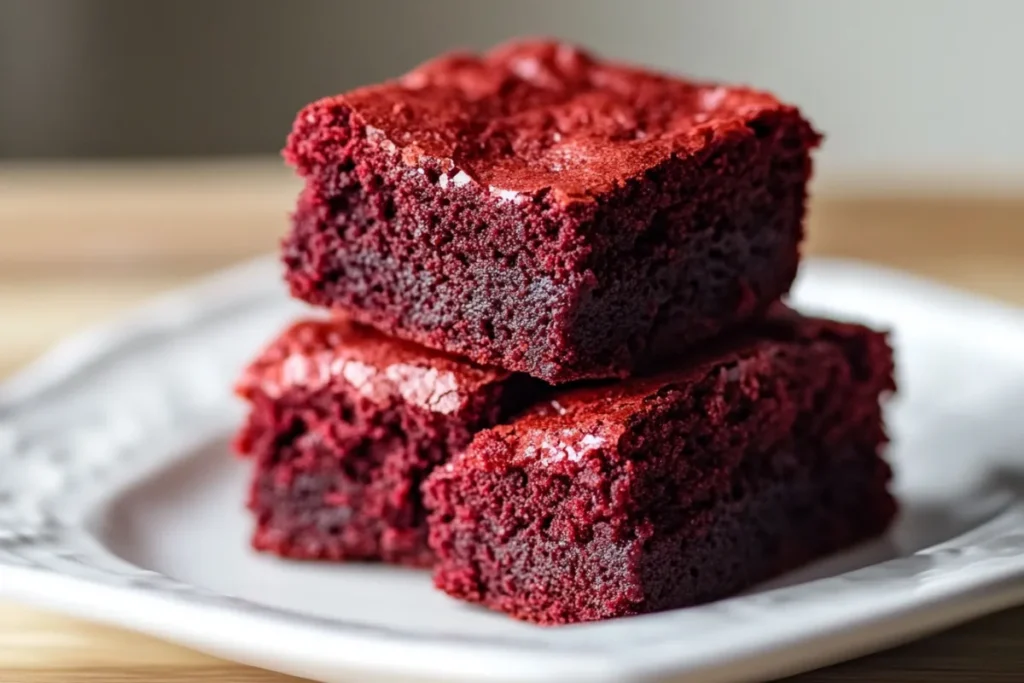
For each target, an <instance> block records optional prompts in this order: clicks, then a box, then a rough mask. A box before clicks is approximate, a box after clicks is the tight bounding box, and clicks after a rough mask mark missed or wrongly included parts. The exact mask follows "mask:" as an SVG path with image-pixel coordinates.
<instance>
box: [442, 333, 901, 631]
mask: <svg viewBox="0 0 1024 683" xmlns="http://www.w3.org/2000/svg"><path fill="white" fill-rule="evenodd" d="M893 388H894V385H893V379H892V356H891V351H890V349H889V347H888V345H887V343H886V340H885V337H884V335H882V334H880V333H877V332H874V331H872V330H869V329H867V328H864V327H860V326H858V325H852V324H844V323H837V322H831V321H826V320H817V319H807V318H798V317H795V316H790V315H788V314H784V315H781V316H776V317H773V318H772V319H771V320H769V321H765V322H764V323H759V324H758V325H757V329H756V331H754V332H753V333H751V335H750V336H748V337H747V338H745V339H742V340H733V341H732V342H730V345H729V346H728V347H727V348H721V347H719V350H718V351H717V352H716V353H707V354H705V355H704V356H703V357H701V358H700V359H695V360H691V361H689V362H687V363H685V364H683V365H680V366H678V367H676V368H675V369H672V370H668V371H666V372H663V373H661V374H657V375H654V376H648V377H638V378H634V379H631V380H626V381H624V382H621V383H619V384H613V385H604V386H598V387H593V386H588V387H578V388H574V389H567V390H564V391H563V392H560V393H558V394H555V395H554V398H553V399H552V400H550V402H544V403H543V405H537V406H534V407H533V408H531V409H530V410H528V411H526V412H525V413H524V414H523V415H522V416H520V417H518V418H516V419H515V420H513V421H512V422H510V423H509V424H507V425H504V426H499V427H495V428H494V429H490V430H487V431H484V432H481V433H480V434H478V435H477V436H476V438H475V439H474V440H473V442H472V444H471V445H470V447H469V448H468V449H467V450H466V451H464V452H463V453H461V454H460V455H457V456H456V457H455V458H454V459H453V460H452V461H450V462H449V463H448V464H446V465H444V466H443V467H439V468H438V469H436V470H435V471H434V474H433V475H431V477H430V478H429V479H428V480H427V482H426V484H425V485H424V491H425V495H426V498H427V505H428V507H429V508H430V509H431V517H430V544H431V547H432V548H433V549H434V551H435V552H436V554H437V556H438V561H437V564H435V570H434V571H435V574H434V580H435V584H436V585H437V586H438V587H439V588H441V589H442V590H444V591H446V592H448V593H449V594H451V595H453V596H455V597H457V598H461V599H463V600H468V601H470V602H476V603H481V604H483V605H486V606H488V607H491V608H493V609H497V610H501V611H504V612H507V613H508V614H510V615H512V616H514V617H517V618H520V619H525V620H528V621H533V622H537V623H540V624H564V623H569V622H578V621H589V620H595V619H605V618H610V617H620V616H626V615H635V614H641V613H646V612H653V611H658V610H664V609H670V608H675V607H683V606H687V605H693V604H696V603H702V602H706V601H710V600H715V599H718V598H721V597H724V596H728V595H730V594H733V593H736V592H738V591H741V590H743V589H745V588H747V587H749V586H751V585H753V584H755V583H757V582H760V581H763V580H766V579H768V578H770V577H773V576H775V575H777V574H779V573H781V572H784V571H786V570H789V569H792V568H795V567H797V566H798V565H801V564H803V563H806V562H808V561H809V560H812V559H814V558H817V557H820V556H823V555H825V554H828V553H831V552H833V551H836V550H839V549H841V548H844V547H846V546H849V545H851V544H854V543H856V542H858V541H861V540H864V539H867V538H869V537H872V536H875V535H877V534H880V533H881V532H882V531H883V530H884V529H885V528H886V527H887V526H888V524H889V523H890V521H891V520H892V518H893V516H894V514H895V512H896V505H895V503H894V500H893V498H892V497H891V496H890V494H889V493H888V491H887V483H888V481H889V479H890V470H889V467H888V466H887V465H886V463H885V462H884V460H882V458H881V457H880V456H879V452H880V449H881V447H882V446H883V444H884V443H885V442H886V435H885V431H884V426H883V422H882V412H881V407H880V398H881V397H882V396H883V395H884V394H887V393H888V392H889V391H891V390H892V389H893Z"/></svg>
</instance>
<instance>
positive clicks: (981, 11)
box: [0, 0, 1024, 680]
mask: <svg viewBox="0 0 1024 683" xmlns="http://www.w3.org/2000/svg"><path fill="white" fill-rule="evenodd" d="M1022 27H1024V1H1022V0H857V1H856V2H854V1H852V0H851V1H848V2H843V1H841V0H832V1H828V0H715V1H713V2H712V1H710V0H704V1H698V0H675V1H671V0H630V1H625V0H514V1H505V2H497V1H487V0H430V1H424V0H404V1H403V0H370V1H365V0H364V1H359V2H355V1H352V2H346V1H342V0H334V1H329V0H296V1H293V2H281V1H273V0H173V1H171V0H167V1H162V2H161V1H145V0H0V377H3V376H4V375H5V374H7V373H9V372H11V371H13V370H15V369H16V368H18V367H20V366H22V365H23V364H24V363H26V362H27V361H29V360H30V359H31V358H33V357H35V356H36V355H38V354H39V353H40V352H41V351H42V350H43V349H44V348H45V347H47V346H48V345H50V344H52V343H53V342H54V341H55V340H57V339H59V338H60V337H62V336H64V335H66V334H68V333H70V332H72V331H74V330H77V329H79V328H81V327H83V326H85V325H88V324H91V323H93V322H95V321H98V320H101V319H103V318H108V317H111V316H113V315H115V314H116V313H118V312H120V311H121V310H123V309H125V308H127V307H130V306H134V305H139V304H140V303H141V302H143V301H144V300H145V299H146V298H148V297H150V296H152V295H154V294H156V293H158V292H163V291H166V290H168V289H172V288H174V287H177V286H179V285H181V284H182V283H184V282H187V281H189V280H191V279H194V278H196V277H198V276H200V275H202V274H205V273H207V272H210V271H212V270H215V269H217V268H220V267H223V266H225V265H228V264H230V263H233V262H236V261H239V260H241V259H245V258H249V257H251V256H254V255H257V254H261V253H266V252H270V251H272V250H273V249H274V248H275V246H276V243H277V240H278V239H279V237H280V235H281V234H282V233H283V232H284V231H285V230H286V228H287V213H288V210H289V207H290V205H291V204H292V203H293V202H294V199H295V195H296V192H297V189H298V188H297V183H296V181H295V180H294V179H293V178H292V176H291V174H290V172H289V171H288V170H287V169H286V168H284V166H283V164H282V163H281V161H280V159H279V157H278V156H277V155H278V150H279V148H280V147H281V145H282V144H283V141H284V137H285V135H286V133H287V131H288V129H289V126H290V124H291V120H292V117H293V116H294V114H295V112H296V111H297V110H298V109H299V108H300V107H301V106H302V105H303V104H305V103H306V102H308V101H310V100H313V99H315V98H318V97H320V96H324V95H329V94H334V93H337V92H340V91H343V90H345V89H348V88H351V87H354V86H357V85H360V84H366V83H372V82H375V81H379V80H381V79H385V78H388V77H392V76H396V75H398V74H400V73H402V72H403V71H405V70H407V69H408V68H410V67H411V66H413V65H414V64H416V63H417V62H419V61H421V60H423V59H425V58H428V57H430V56H433V55H434V54H436V53H438V52H441V51H443V50H447V49H451V48H455V47H468V48H485V47H487V46H490V45H492V44H494V43H497V42H500V41H503V40H505V39H507V38H509V37H511V36H515V35H524V34H525V35H550V36H557V37H563V38H567V39H571V40H574V41H577V42H580V43H583V44H585V45H587V46H590V47H591V48H593V49H594V50H595V51H597V52H599V53H602V54H604V55H606V56H609V57H615V58H620V59H624V60H628V61H632V62H638V63H642V64H648V65H651V66H654V67H658V68H660V69H664V70H669V71H673V72H680V73H686V74H691V75H694V76H697V77H700V78H705V79H721V80H725V81H732V82H745V83H750V84H752V85H755V86H758V87H762V88H767V89H771V90H774V91H776V92H777V93H778V94H779V95H780V96H781V97H783V98H784V99H787V100H790V101H792V102H794V103H796V104H798V105H800V106H801V107H802V108H803V110H804V111H805V113H806V114H807V115H808V116H809V117H810V118H811V119H812V120H813V121H814V122H815V124H816V125H817V127H818V128H820V129H821V130H822V131H824V132H825V134H826V136H827V139H826V143H825V145H824V147H823V149H822V150H821V152H820V155H819V157H818V173H817V176H816V178H815V180H814V187H813V199H812V203H811V207H810V215H809V219H808V232H809V240H808V246H807V251H808V252H809V253H810V254H812V255H815V256H817V255H827V256H841V257H852V258H859V259H866V260H869V261H874V262H878V263H883V264H887V265H890V266H893V267H897V268H902V269H906V270H910V271H913V272H916V273H919V274H922V275H926V276H929V277H933V278H937V279H940V280H943V281H945V282H948V283H951V284H954V285H957V286H961V287H966V288H969V289H973V290H975V291H978V292H982V293H985V294H988V295H991V296H995V297H998V298H1001V299H1003V300H1006V301H1010V302H1015V303H1018V304H1024V125H1022V123H1024V87H1021V69H1022V67H1024V40H1021V37H1020V34H1021V29H1022ZM996 619H1002V622H999V623H1002V624H1003V625H1002V626H999V625H998V624H996V625H993V624H995V623H996V622H994V621H992V620H988V621H986V622H982V623H981V624H979V625H977V626H976V627H968V628H967V629H966V630H964V631H962V633H963V634H964V635H963V636H962V637H961V636H951V638H952V639H947V640H945V641H943V642H942V644H935V645H928V644H927V643H923V644H921V646H920V648H919V651H921V652H925V653H930V655H929V656H930V657H931V658H932V659H929V658H927V657H924V658H922V659H921V661H922V662H924V664H923V665H922V666H923V668H922V670H927V671H932V669H931V668H929V667H931V664H930V662H934V661H935V660H934V657H935V656H936V653H938V652H949V653H953V654H952V655H951V656H956V657H959V658H960V659H958V660H957V661H958V662H960V669H958V670H959V671H961V672H962V673H963V675H964V678H962V679H957V680H983V679H982V678H980V677H975V676H974V675H973V674H974V673H977V672H979V671H982V670H984V669H985V667H986V666H989V667H992V666H1001V664H1000V661H1003V662H1005V661H1006V660H1000V659H999V658H998V657H994V656H990V655H991V650H989V649H987V648H988V647H989V646H990V645H991V644H993V643H997V644H998V643H1004V644H1009V645H1008V647H1009V649H1010V650H1012V649H1014V648H1019V643H1020V635H1021V633H1020V630H1019V625H1020V624H1021V623H1024V617H1022V613H1021V612H1020V611H1019V610H1018V611H1017V612H1016V613H1011V614H1010V616H1009V617H1008V618H1007V617H1005V616H1004V617H997V618H996ZM1013 624H1016V625H1017V626H1016V627H1015V626H1013ZM8 636H9V637H10V638H15V640H14V641H9V640H5V639H7V638H8ZM4 642H16V643H22V644H23V645H15V646H11V647H10V648H9V649H8V650H6V651H5V650H3V649H2V648H0V667H2V665H3V661H4V660H3V657H4V656H5V655H4V652H6V653H7V654H6V656H7V657H8V658H9V657H10V656H15V658H16V659H17V658H18V657H21V658H22V659H19V660H18V661H32V662H46V661H52V659H53V658H54V657H57V656H59V655H61V654H63V656H64V657H65V658H66V659H67V661H68V662H72V663H73V662H79V661H87V662H88V663H89V665H90V666H93V667H95V666H99V665H101V664H103V665H109V666H111V667H117V666H119V665H121V664H123V662H124V661H126V660H125V658H126V657H128V658H131V657H134V658H135V659H134V660H132V661H135V662H136V663H140V662H142V661H143V660H145V661H146V662H151V661H155V660H159V661H161V662H163V661H166V662H171V661H173V662H180V661H182V657H184V656H185V655H183V654H181V653H180V652H179V651H177V650H172V649H169V646H168V649H160V646H158V645H157V644H155V643H152V642H150V641H145V642H146V643H147V644H146V645H143V644H141V643H142V641H141V640H140V641H125V640H124V636H123V635H122V634H118V633H116V632H113V631H102V630H99V629H97V628H96V627H92V626H84V625H75V624H73V623H72V622H70V621H69V620H65V619H59V618H46V617H42V616H39V615H37V614H36V613H31V614H30V613H28V612H27V611H25V610H20V611H19V608H13V607H10V606H6V605H3V604H0V645H2V644H3V643H4ZM125 642H131V643H134V644H133V645H132V646H131V647H125V646H124V645H123V643H125ZM25 643H37V644H38V643H48V644H49V645H47V646H46V647H47V648H49V649H39V647H37V646H35V645H32V646H29V645H24V644H25ZM54 643H56V644H54ZM69 643H70V644H71V645H68V644H69ZM72 646H73V647H72ZM75 648H77V649H75ZM958 648H959V649H958ZM1004 651H1006V648H1004ZM133 653H134V654H133ZM195 657H198V655H195ZM881 657H882V659H879V658H874V659H873V660H869V661H881V662H883V664H879V665H877V667H876V668H875V669H874V671H875V672H876V674H877V675H874V676H866V677H867V678H874V679H876V680H880V679H881V678H885V676H884V675H882V674H884V672H885V671H887V670H888V669H886V666H890V667H892V666H895V667H896V668H899V667H900V666H901V664H900V663H899V662H901V661H903V660H900V659H899V657H900V655H895V657H896V659H895V660H893V659H889V660H885V659H884V657H885V656H881ZM913 657H914V656H911V658H913ZM186 659H187V657H186ZM887 661H888V662H890V664H888V665H886V664H884V662H887ZM894 661H895V662H896V664H892V662H894ZM908 661H909V660H908ZM1016 661H1018V662H1019V659H1018V660H1016ZM903 666H905V665H903ZM111 670H112V669H111ZM863 670H864V671H867V670H870V669H863ZM1000 671H1002V669H1000ZM855 672H856V670H855ZM878 672H882V674H878ZM1017 674H1020V669H1019V668H1017V669H1013V670H1012V672H1011V669H1007V670H1006V672H1005V675H1008V676H1010V678H1000V679H999V680H1020V678H1019V676H1018V675H1017ZM101 678H103V676H101ZM854 678H858V677H857V676H856V675H854ZM104 679H105V680H106V678H104ZM111 679H113V676H111ZM858 679H859V678H858ZM33 680H35V679H33ZM40 680H42V679H40ZM46 680H57V679H46ZM60 680H64V678H60ZM90 680H99V679H90ZM118 680H121V679H120V678H118ZM133 680H135V679H133ZM139 680H143V679H141V678H140V679H139ZM146 680H150V679H146ZM154 680H155V679H154ZM161 680H164V679H161ZM239 680H241V679H239ZM246 680H248V679H246ZM828 680H832V679H828ZM835 680H838V678H837V679H835ZM844 680H846V679H844ZM850 680H852V679H850ZM887 680H888V679H887ZM892 680H895V679H892ZM901 680H903V679H901ZM915 680H933V679H932V678H931V677H930V674H929V676H928V677H927V678H922V679H915ZM943 680H947V679H943ZM948 680H952V679H948ZM984 680H996V679H995V678H986V679H984Z"/></svg>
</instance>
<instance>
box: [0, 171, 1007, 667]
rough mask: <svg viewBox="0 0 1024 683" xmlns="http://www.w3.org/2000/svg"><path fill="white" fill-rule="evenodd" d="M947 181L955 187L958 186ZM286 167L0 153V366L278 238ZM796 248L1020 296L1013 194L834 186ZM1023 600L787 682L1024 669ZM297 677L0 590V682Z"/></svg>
mask: <svg viewBox="0 0 1024 683" xmlns="http://www.w3.org/2000/svg"><path fill="white" fill-rule="evenodd" d="M954 189H955V188H954ZM295 192H296V184H295V181H294V180H292V179H291V178H290V177H289V176H288V175H287V173H286V172H284V171H283V170H282V169H281V168H280V167H279V165H278V164H277V163H276V162H275V161H270V160H256V161H239V162H232V163H218V164H204V165H195V164H193V165H173V166H142V167H140V166H124V165H118V164H112V165H108V166H102V165H90V166H78V167H74V166H60V167H54V166H24V165H22V166H8V167H3V166H0V375H3V374H6V373H8V372H11V371H13V370H15V369H16V368H17V367H19V366H21V365H23V364H24V363H26V362H28V361H29V360H31V358H32V357H34V356H35V355H37V354H38V353H39V352H40V351H41V350H42V349H44V348H45V347H46V346H47V345H49V344H51V343H53V342H54V341H55V340H57V339H59V338H60V337H62V336H64V335H66V334H68V333H70V332H72V331H74V330H76V329H78V328H81V327H82V326H84V325H87V324H90V323H93V322H95V321H99V320H101V319H104V318H108V317H110V316H111V315H114V314H116V313H117V312H118V311H120V310H122V309H124V308H126V307H129V306H132V305H135V304H137V303H140V302H142V301H144V300H145V299H146V298H148V297H150V296H151V295H153V294H155V293H158V292H161V291H164V290H167V289H171V288H173V287H175V286H177V285H179V284H181V283H183V282H186V281H188V280H191V279H193V278H195V277H198V276H199V275H201V274H203V273H205V272H208V271H210V270H213V269H216V268H218V267H221V266H223V265H226V264H228V263H230V262H233V261H237V260H239V259H242V258H245V257H248V256H251V255H255V254H257V253H261V252H266V251H269V250H271V249H273V248H274V245H275V243H276V242H275V241H276V239H277V237H278V236H279V235H280V234H281V232H282V230H283V228H284V224H285V221H284V215H285V213H286V212H287V210H288V206H289V204H290V203H291V202H292V201H293V199H294V195H295ZM810 235H811V236H810V240H809V246H808V251H809V252H810V253H814V254H831V255H840V256H847V257H854V258H862V259H867V260H871V261H877V262H881V263H885V264H888V265H891V266H896V267H899V268H904V269H907V270H910V271H913V272H917V273H920V274H923V275H927V276H931V277H934V278H938V279H941V280H944V281H947V282H949V283H952V284H955V285H959V286H962V287H966V288H970V289H973V290H976V291H979V292H983V293H986V294H989V295H991V296H995V297H998V298H1001V299H1004V300H1007V301H1011V302H1015V303H1018V304H1021V305H1024V195H1021V196H1017V197H1014V196H1012V195H1006V194H1004V195H1002V196H990V197H979V196H968V195H957V193H956V192H955V191H954V192H930V193H926V194H919V195H918V196H907V195H896V194H890V195H878V194H874V195H871V196H866V195H856V194H849V193H845V194H844V193H836V192H834V191H833V192H831V193H829V194H825V195H824V196H822V197H821V198H819V199H817V200H816V201H815V203H814V204H813V207H812V212H811V218H810ZM1022 644H1024V608H1022V609H1016V610H1009V611H1006V612H1003V613H1001V614H997V615H993V616H991V617H988V618H984V619H981V620H979V621H977V622H975V623H972V624H968V625H965V626H962V627H959V628H957V629H954V630H952V631H948V632H946V633H943V634H940V635H937V636H933V637H932V638H930V639H926V640H922V641H919V642H917V643H913V644H910V645H905V646H903V647H899V648H897V649H894V650H892V651H889V652H884V653H881V654H875V655H871V656H868V657H865V658H863V659H860V660H856V661H853V662H849V663H846V664H842V665H839V666H835V667H832V668H829V669H825V670H822V671H818V672H813V673H809V674H804V675H803V676H799V677H797V678H795V679H793V681H794V682H796V681H799V682H800V683H811V682H812V681H862V680H870V681H893V682H899V683H916V682H921V683H944V682H952V681H957V682H963V683H967V682H973V681H979V682H982V683H987V682H995V681H1001V682H1002V681H1005V682H1007V683H1009V682H1011V681H1012V682H1014V683H1016V682H1019V681H1024V648H1022V647H1021V645H1022ZM290 680H291V681H294V680H296V679H292V678H289V677H286V676H280V675H277V674H272V673H268V672H263V671H259V670H256V669H251V668H248V667H244V666H241V665H236V664H232V663H229V662H224V661H221V660H217V659H214V658H212V657H208V656H205V655H201V654H198V653H196V652H193V651H190V650H186V649H183V648H180V647H177V646H174V645H170V644H166V643H162V642H160V641H157V640H154V639H151V638H147V637H144V636H140V635H136V634H132V633H128V632H124V631H120V630H116V629H111V628H104V627H99V626H95V625H91V624H88V623H85V622H81V621H77V620H73V619H68V618H66V617H62V616H57V615H51V614H47V613H44V612H40V611H38V610H34V609H29V608H25V607H21V606H16V605H13V604H7V603H0V683H42V682H44V681H45V682H47V683H49V682H53V683H57V682H58V681H59V682H60V683H78V682H82V681H96V682H98V681H120V682H128V681H133V682H135V681H137V682H140V683H141V682H143V681H145V682H146V683H163V682H170V681H207V682H217V683H228V682H239V683H241V682H242V681H254V682H263V681H290Z"/></svg>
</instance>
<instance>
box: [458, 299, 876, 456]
mask: <svg viewBox="0 0 1024 683" xmlns="http://www.w3.org/2000/svg"><path fill="white" fill-rule="evenodd" d="M819 342H825V343H828V344H832V345H835V346H837V347H840V348H843V349H847V350H845V351H842V353H844V354H845V355H847V358H848V360H849V362H851V363H854V364H855V365H863V366H864V367H859V368H858V367H855V368H854V371H855V372H858V373H860V377H858V378H857V381H859V382H862V383H864V384H865V385H866V386H869V387H871V388H872V392H874V393H875V394H877V392H881V391H888V390H893V389H895V385H894V384H893V380H892V356H891V351H890V349H889V346H888V343H887V341H886V335H885V334H884V333H882V332H877V331H875V330H871V329H869V328H867V327H864V326H862V325H858V324H854V323H845V322H840V321H835V320H828V319H824V318H813V317H804V316H802V315H800V314H799V313H796V312H795V311H793V310H791V309H789V308H787V307H785V306H784V305H781V304H779V305H776V306H775V307H774V308H773V310H772V311H771V312H770V313H769V315H768V316H767V317H766V318H765V319H763V320H762V321H760V322H759V323H758V324H757V325H754V326H752V327H749V328H747V331H746V333H743V334H738V335H733V336H731V337H728V338H726V339H725V340H721V341H719V342H717V343H715V344H712V345H709V346H707V347H705V348H704V349H702V350H699V351H697V352H695V353H693V354H690V355H689V356H687V359H686V360H685V361H683V362H681V363H679V364H677V365H676V366H675V367H672V368H666V369H665V370H664V371H662V372H659V373H657V374H653V375H647V376H637V377H633V378H631V379H627V380H623V381H620V382H616V383H614V384H607V383H601V384H589V385H581V386H577V387H575V388H567V389H564V390H562V391H561V392H559V393H556V394H554V395H553V396H552V397H551V398H550V399H549V400H546V401H541V402H539V403H537V404H534V405H533V406H532V407H531V408H530V409H529V410H528V411H526V412H524V413H523V414H522V415H520V416H519V417H517V418H516V420H515V421H514V422H511V423H509V424H507V425H501V426H497V427H494V428H492V429H490V430H488V431H486V432H482V433H481V434H479V435H478V436H477V439H476V440H475V441H474V442H473V445H472V446H471V447H470V448H469V449H468V450H467V451H465V452H464V453H462V454H461V455H460V456H458V457H457V459H461V461H462V464H463V465H468V466H475V467H483V468H484V469H494V468H498V469H501V468H504V467H509V466H524V465H527V464H529V463H536V464H539V465H542V466H545V467H549V468H550V467H560V468H569V469H572V468H573V467H575V465H576V464H578V463H580V462H581V461H583V460H584V459H585V458H586V456H587V455H588V454H589V453H592V452H594V451H596V450H598V449H601V450H602V451H604V452H605V453H607V452H609V451H614V450H615V449H616V447H617V444H618V441H619V439H620V437H622V435H623V434H624V433H625V432H626V431H627V430H629V429H630V428H631V426H632V425H633V424H634V422H635V421H636V420H637V419H640V418H642V417H643V416H644V415H645V414H646V413H647V412H648V411H649V410H651V409H652V408H653V407H655V406H656V405H657V403H658V402H659V401H660V399H661V398H663V397H664V396H666V394H667V393H668V392H682V393H683V394H688V393H691V392H694V391H697V390H699V391H700V392H702V393H707V392H711V394H714V395H718V396H722V397H724V396H725V394H726V389H727V388H728V393H730V394H731V395H733V396H734V397H735V396H741V395H747V396H750V397H753V396H756V395H757V393H758V387H759V385H760V383H761V382H762V381H763V378H765V377H769V376H771V375H773V374H775V373H777V372H778V369H777V367H776V366H777V364H778V360H777V359H778V356H779V354H780V353H781V352H782V351H783V350H784V349H789V350H791V351H792V350H793V349H794V347H799V346H805V345H811V344H815V343H819ZM857 346H860V347H862V348H864V349H865V351H862V352H856V351H854V352H852V355H851V351H850V350H849V349H853V348H856V347H857ZM864 354H866V355H864ZM796 355H797V356H801V357H802V353H797V354H796ZM857 356H863V359H862V360H861V361H857V360H854V358H855V357H857ZM698 388H699V389H698ZM722 401H724V398H721V399H718V400H715V401H711V402H710V403H708V404H706V405H705V406H704V408H703V409H704V410H707V413H706V414H704V416H703V417H702V419H703V420H706V421H707V422H708V423H709V424H719V423H721V427H722V428H723V429H724V428H725V427H727V426H728V425H726V424H725V423H724V422H725V421H726V420H727V417H726V416H727V415H728V406H726V405H725V404H724V403H723V402H722Z"/></svg>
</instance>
